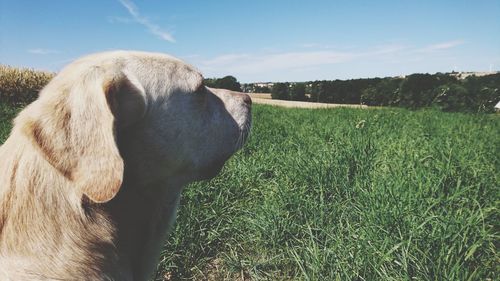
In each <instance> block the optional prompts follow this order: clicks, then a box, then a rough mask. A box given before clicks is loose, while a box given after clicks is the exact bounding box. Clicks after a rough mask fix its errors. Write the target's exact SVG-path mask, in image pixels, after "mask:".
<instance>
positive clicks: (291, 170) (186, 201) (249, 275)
mask: <svg viewBox="0 0 500 281" xmlns="http://www.w3.org/2000/svg"><path fill="white" fill-rule="evenodd" d="M2 108H3V107H2ZM2 113H5V114H4V115H3V117H1V119H3V120H1V121H0V128H2V130H0V140H1V141H3V140H4V139H5V137H6V133H7V131H8V129H9V128H10V125H9V122H10V120H9V119H10V118H11V117H12V116H13V114H14V113H15V110H10V109H8V110H6V109H5V108H4V109H3V110H2ZM253 118H254V128H253V132H252V136H251V138H250V141H249V143H248V144H247V145H246V146H245V147H244V148H243V150H242V151H240V152H239V153H238V154H237V155H235V156H234V157H233V158H232V159H231V160H230V161H229V162H228V163H227V164H226V167H225V168H224V170H223V172H222V173H221V174H220V175H219V176H218V177H216V178H215V179H213V180H211V181H208V182H200V183H195V184H192V185H190V186H188V187H187V188H186V189H185V191H184V192H183V197H182V202H181V209H180V210H179V216H178V220H177V222H176V225H175V230H174V231H173V232H172V234H171V235H170V237H169V239H168V241H166V245H165V249H164V252H163V254H162V258H161V261H160V264H159V266H158V270H159V271H158V274H157V275H156V278H155V279H156V280H180V279H196V280H225V279H226V280H227V279H229V280H498V279H499V278H500V276H499V275H500V256H499V254H498V253H497V251H498V245H499V230H500V225H499V224H500V216H499V210H498V208H499V202H500V200H499V199H500V197H499V187H500V179H499V167H500V165H499V164H500V163H499V161H500V157H499V156H500V149H499V148H500V138H499V136H500V119H499V116H498V115H467V114H459V113H453V114H451V113H441V112H436V111H427V110H424V111H407V110H400V109H378V110H359V109H344V108H339V109H316V110H304V109H280V108H273V107H269V106H263V105H256V106H254V111H253Z"/></svg>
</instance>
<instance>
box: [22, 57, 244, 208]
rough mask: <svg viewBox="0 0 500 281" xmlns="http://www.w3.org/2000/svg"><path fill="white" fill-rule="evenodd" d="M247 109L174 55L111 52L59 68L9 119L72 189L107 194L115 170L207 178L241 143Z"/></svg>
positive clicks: (147, 176)
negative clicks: (30, 101) (31, 100)
mask: <svg viewBox="0 0 500 281" xmlns="http://www.w3.org/2000/svg"><path fill="white" fill-rule="evenodd" d="M250 107H251V100H250V98H249V97H248V95H245V94H240V93H235V92H231V91H226V90H220V89H211V88H208V87H206V86H205V85H204V84H203V77H202V75H201V74H200V73H199V72H198V71H196V70H195V69H194V68H193V67H191V66H189V65H187V64H185V63H183V62H182V61H180V60H178V59H175V58H173V57H170V56H167V55H163V54H152V53H141V52H127V51H116V52H108V53H101V54H96V55H91V56H88V57H84V58H82V59H79V60H77V61H75V62H74V63H72V64H70V65H69V66H67V67H66V68H65V69H63V70H62V71H61V72H60V73H59V74H58V75H57V76H56V77H55V78H54V79H53V80H52V81H51V82H50V83H49V85H47V86H46V87H45V89H44V90H43V91H42V92H41V94H40V98H39V100H38V101H37V102H35V103H33V104H32V105H30V106H29V107H28V108H27V109H26V110H24V111H23V113H22V114H20V116H19V117H18V118H17V120H16V122H17V124H18V125H20V126H21V127H22V128H23V131H24V133H25V134H26V135H27V136H28V137H29V138H30V139H31V140H32V142H33V145H34V146H35V147H37V149H38V151H39V153H40V154H41V155H43V158H44V159H45V160H46V161H47V162H49V163H50V165H52V166H53V167H54V168H55V169H56V170H57V171H58V172H59V173H60V174H61V175H62V176H64V177H65V178H66V179H67V180H68V181H70V182H71V183H73V184H74V185H75V186H76V187H77V188H76V190H77V192H80V193H81V194H85V195H86V196H87V197H88V198H90V199H91V200H93V201H94V202H106V201H109V200H111V199H112V198H113V197H114V196H115V195H116V193H117V192H118V190H119V188H120V186H121V184H122V182H123V179H124V171H126V176H127V177H129V178H130V180H132V181H135V182H138V183H140V184H141V185H147V184H152V183H154V182H156V181H162V180H165V179H167V178H173V180H175V181H177V182H179V183H182V184H185V183H187V182H190V181H193V180H199V179H207V178H211V177H213V176H215V175H216V174H217V173H218V172H219V170H220V169H221V167H222V166H223V164H224V163H225V161H226V160H227V159H228V158H229V157H230V156H231V155H232V154H234V153H235V152H236V151H237V150H238V149H239V148H240V147H241V146H242V144H243V143H244V142H245V139H246V137H247V135H248V132H249V127H250V119H251V114H250Z"/></svg>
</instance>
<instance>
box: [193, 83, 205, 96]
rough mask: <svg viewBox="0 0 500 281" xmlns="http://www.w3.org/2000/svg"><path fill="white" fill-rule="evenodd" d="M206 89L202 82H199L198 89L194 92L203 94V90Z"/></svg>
mask: <svg viewBox="0 0 500 281" xmlns="http://www.w3.org/2000/svg"><path fill="white" fill-rule="evenodd" d="M206 90H207V88H206V87H205V85H204V84H201V85H200V86H199V87H198V89H196V91H194V93H195V94H197V95H203V94H204V93H205V91H206Z"/></svg>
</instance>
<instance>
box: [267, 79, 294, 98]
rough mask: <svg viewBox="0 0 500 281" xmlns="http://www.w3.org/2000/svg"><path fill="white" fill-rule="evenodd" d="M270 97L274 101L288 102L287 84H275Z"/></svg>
mask: <svg viewBox="0 0 500 281" xmlns="http://www.w3.org/2000/svg"><path fill="white" fill-rule="evenodd" d="M271 97H272V98H273V99H276V100H290V93H289V84H288V83H275V84H274V86H273V88H272V90H271Z"/></svg>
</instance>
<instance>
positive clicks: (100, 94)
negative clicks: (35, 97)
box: [25, 68, 146, 203]
mask: <svg viewBox="0 0 500 281" xmlns="http://www.w3.org/2000/svg"><path fill="white" fill-rule="evenodd" d="M58 81H59V82H61V81H63V82H64V83H63V84H62V85H55V86H53V87H50V85H49V86H48V87H47V89H45V90H44V91H51V90H53V89H56V90H55V91H56V92H55V93H54V92H49V93H43V95H42V98H41V100H40V102H41V106H40V109H39V110H38V114H37V116H35V118H30V119H31V120H29V122H25V123H26V124H27V126H25V128H27V133H28V134H30V135H31V137H32V140H33V141H34V143H35V146H37V147H38V148H39V149H40V150H41V152H42V154H43V156H44V158H45V159H46V160H47V161H48V162H49V163H50V164H51V165H52V166H53V167H54V168H56V169H57V170H58V171H59V172H60V173H61V174H62V175H63V176H64V177H66V178H67V179H68V180H69V181H70V182H71V183H72V185H74V186H75V187H76V188H77V192H79V193H80V194H85V195H86V196H87V197H88V198H89V199H90V200H92V201H94V202H97V203H103V202H107V201H109V200H111V199H112V198H113V197H114V196H115V195H116V193H117V192H118V191H119V189H120V186H121V184H122V181H123V172H124V163H123V159H122V157H121V156H120V153H119V151H118V146H117V143H116V131H117V130H120V129H123V128H125V127H128V126H131V125H132V124H133V123H134V122H136V121H138V120H139V119H140V118H141V117H142V116H143V114H144V112H145V108H146V103H145V98H144V97H145V96H144V90H143V89H142V87H141V86H140V85H139V84H138V83H134V81H133V80H131V79H129V78H128V77H127V75H125V74H123V73H122V72H121V71H107V70H105V69H101V68H95V69H92V70H91V71H89V72H88V73H86V74H84V75H82V76H81V77H78V78H77V79H76V81H75V80H73V81H71V82H68V81H64V77H63V79H59V80H58ZM55 83H57V82H55Z"/></svg>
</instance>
